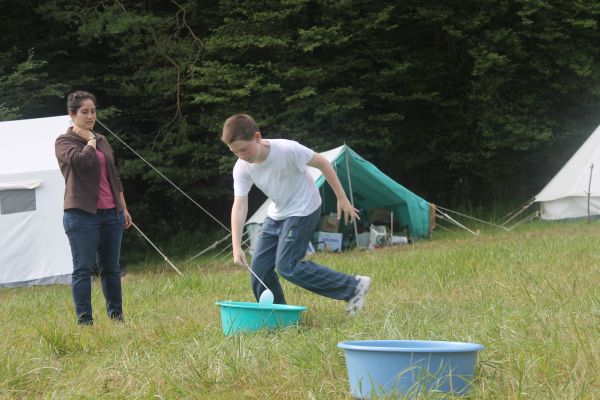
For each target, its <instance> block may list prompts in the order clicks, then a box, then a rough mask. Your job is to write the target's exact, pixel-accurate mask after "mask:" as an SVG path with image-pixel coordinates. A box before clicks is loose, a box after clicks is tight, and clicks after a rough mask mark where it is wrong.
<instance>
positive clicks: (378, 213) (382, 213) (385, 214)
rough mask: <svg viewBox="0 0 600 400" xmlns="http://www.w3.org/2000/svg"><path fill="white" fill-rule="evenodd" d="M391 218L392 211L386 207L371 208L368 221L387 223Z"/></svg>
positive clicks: (379, 223)
mask: <svg viewBox="0 0 600 400" xmlns="http://www.w3.org/2000/svg"><path fill="white" fill-rule="evenodd" d="M391 218H392V211H391V210H388V209H386V208H373V209H372V210H371V211H369V222H370V223H372V224H377V225H381V224H387V225H389V224H390V222H391Z"/></svg>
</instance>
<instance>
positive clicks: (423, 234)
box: [246, 145, 435, 246]
mask: <svg viewBox="0 0 600 400" xmlns="http://www.w3.org/2000/svg"><path fill="white" fill-rule="evenodd" d="M321 154H322V155H323V156H325V158H327V160H328V161H329V162H330V164H331V165H332V166H333V168H334V169H335V170H336V172H337V175H338V177H339V179H340V182H341V183H342V186H343V187H344V190H345V191H346V194H347V195H348V198H349V199H350V200H351V201H353V203H354V206H355V207H356V208H357V209H359V210H361V211H362V214H361V215H362V216H361V218H363V217H365V214H366V215H368V213H369V211H371V210H374V209H387V210H390V211H391V212H393V215H394V220H396V221H398V224H399V226H397V229H398V231H400V229H403V228H404V229H406V231H407V233H408V235H409V236H410V237H412V238H414V239H417V238H427V237H428V236H429V234H430V233H431V230H432V229H433V226H434V215H435V214H434V206H433V204H430V203H428V202H427V201H425V200H424V199H422V198H421V197H419V196H417V195H416V194H414V193H412V192H411V191H410V190H408V189H406V188H405V187H404V186H402V185H401V184H399V183H398V182H396V181H394V180H393V179H392V178H390V177H389V176H387V175H386V174H384V173H383V172H381V171H380V170H379V169H378V168H377V167H376V166H375V165H373V164H372V163H370V162H369V161H367V160H365V159H364V158H362V157H361V156H360V155H358V154H357V153H356V152H355V151H354V150H352V149H351V148H350V147H348V146H346V145H343V146H340V147H337V148H335V149H333V150H329V151H326V152H323V153H321ZM307 168H308V170H309V173H310V174H311V176H312V178H313V179H314V181H315V183H316V185H317V187H318V188H319V191H320V193H321V198H322V201H323V203H322V206H321V214H322V215H326V214H329V213H331V212H336V209H337V200H336V197H335V194H334V193H333V191H332V190H331V188H330V187H329V185H327V184H325V183H326V181H325V177H324V176H323V175H322V174H321V171H319V170H318V169H315V168H312V167H307ZM270 204H271V201H270V200H268V199H267V200H266V201H265V202H264V203H263V204H262V205H261V206H260V207H259V208H258V210H257V211H256V212H255V213H254V214H253V215H252V216H251V217H250V218H249V219H248V220H247V221H246V232H247V233H248V235H249V236H250V242H251V244H252V243H253V242H254V240H252V239H253V237H254V236H255V235H256V234H257V233H258V230H259V228H260V225H261V224H262V222H263V221H264V219H265V217H266V216H267V210H268V208H269V206H270ZM251 246H252V245H251Z"/></svg>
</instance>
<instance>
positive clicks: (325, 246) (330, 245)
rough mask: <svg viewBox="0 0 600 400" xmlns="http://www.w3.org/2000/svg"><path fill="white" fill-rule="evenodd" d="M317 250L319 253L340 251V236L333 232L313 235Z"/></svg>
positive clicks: (320, 232)
mask: <svg viewBox="0 0 600 400" xmlns="http://www.w3.org/2000/svg"><path fill="white" fill-rule="evenodd" d="M315 236H316V242H317V250H319V251H341V250H342V234H341V233H335V232H322V231H319V232H317V233H316V234H315Z"/></svg>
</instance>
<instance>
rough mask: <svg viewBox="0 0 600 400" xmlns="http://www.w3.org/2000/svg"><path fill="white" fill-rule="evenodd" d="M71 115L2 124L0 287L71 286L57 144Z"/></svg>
mask: <svg viewBox="0 0 600 400" xmlns="http://www.w3.org/2000/svg"><path fill="white" fill-rule="evenodd" d="M69 123H70V119H69V117H68V116H66V115H65V116H60V117H50V118H38V119H29V120H18V121H6V122H0V287H12V286H25V285H36V284H52V283H64V284H68V283H70V282H71V272H72V270H73V263H72V259H71V252H70V248H69V243H68V239H67V236H66V235H65V232H64V228H63V224H62V215H63V196H64V187H65V185H64V179H63V176H62V175H61V172H60V170H59V168H58V163H57V161H56V157H55V155H54V141H55V139H56V137H57V136H58V135H60V134H62V133H64V132H65V131H66V130H67V128H68V127H69Z"/></svg>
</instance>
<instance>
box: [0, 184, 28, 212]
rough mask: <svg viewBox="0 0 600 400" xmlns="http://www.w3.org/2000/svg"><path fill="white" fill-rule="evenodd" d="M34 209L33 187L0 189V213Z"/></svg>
mask: <svg viewBox="0 0 600 400" xmlns="http://www.w3.org/2000/svg"><path fill="white" fill-rule="evenodd" d="M28 211H35V189H16V190H3V191H0V214H1V215H4V214H15V213H21V212H28Z"/></svg>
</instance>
